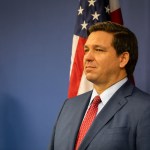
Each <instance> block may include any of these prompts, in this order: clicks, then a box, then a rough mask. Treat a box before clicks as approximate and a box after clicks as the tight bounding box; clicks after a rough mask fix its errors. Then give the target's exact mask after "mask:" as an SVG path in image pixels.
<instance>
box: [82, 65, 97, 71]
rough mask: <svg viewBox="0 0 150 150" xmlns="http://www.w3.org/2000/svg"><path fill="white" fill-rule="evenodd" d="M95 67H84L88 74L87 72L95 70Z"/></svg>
mask: <svg viewBox="0 0 150 150" xmlns="http://www.w3.org/2000/svg"><path fill="white" fill-rule="evenodd" d="M95 68H96V67H94V66H85V71H86V72H89V71H92V70H93V69H95Z"/></svg>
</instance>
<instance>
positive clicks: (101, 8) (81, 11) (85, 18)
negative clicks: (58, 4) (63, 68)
mask: <svg viewBox="0 0 150 150" xmlns="http://www.w3.org/2000/svg"><path fill="white" fill-rule="evenodd" d="M103 21H112V22H116V23H120V24H123V20H122V15H121V9H120V5H119V0H80V1H79V7H78V12H77V21H76V25H75V30H74V35H73V43H72V56H71V65H70V82H69V90H68V97H69V98H71V97H74V96H76V95H79V94H82V93H84V92H87V91H89V90H91V89H92V83H90V82H89V81H87V80H86V78H85V75H84V73H83V56H84V44H85V42H86V38H87V29H88V28H89V27H90V26H91V25H92V24H94V23H96V22H103Z"/></svg>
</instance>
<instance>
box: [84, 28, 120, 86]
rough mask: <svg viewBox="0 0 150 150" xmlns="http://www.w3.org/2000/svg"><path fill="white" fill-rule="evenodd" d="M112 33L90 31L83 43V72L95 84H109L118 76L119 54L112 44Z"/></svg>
mask: <svg viewBox="0 0 150 150" xmlns="http://www.w3.org/2000/svg"><path fill="white" fill-rule="evenodd" d="M112 40H113V34H111V33H107V32H104V31H96V32H92V33H91V34H90V35H89V37H88V39H87V41H86V43H85V47H84V50H85V55H84V72H85V75H86V78H87V80H89V81H91V82H92V83H94V84H96V85H100V84H101V85H109V84H111V83H115V82H116V81H117V80H118V78H120V75H121V74H120V73H121V70H122V68H120V56H117V53H116V50H115V49H114V47H113V46H112Z"/></svg>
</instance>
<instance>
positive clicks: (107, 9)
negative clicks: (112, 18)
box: [105, 6, 110, 14]
mask: <svg viewBox="0 0 150 150" xmlns="http://www.w3.org/2000/svg"><path fill="white" fill-rule="evenodd" d="M105 9H106V13H108V14H109V13H110V8H109V6H107V7H105Z"/></svg>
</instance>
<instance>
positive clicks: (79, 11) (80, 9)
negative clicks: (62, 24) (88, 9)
mask: <svg viewBox="0 0 150 150" xmlns="http://www.w3.org/2000/svg"><path fill="white" fill-rule="evenodd" d="M83 10H84V9H83V8H82V7H81V6H80V8H79V9H78V15H82V13H83Z"/></svg>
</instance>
